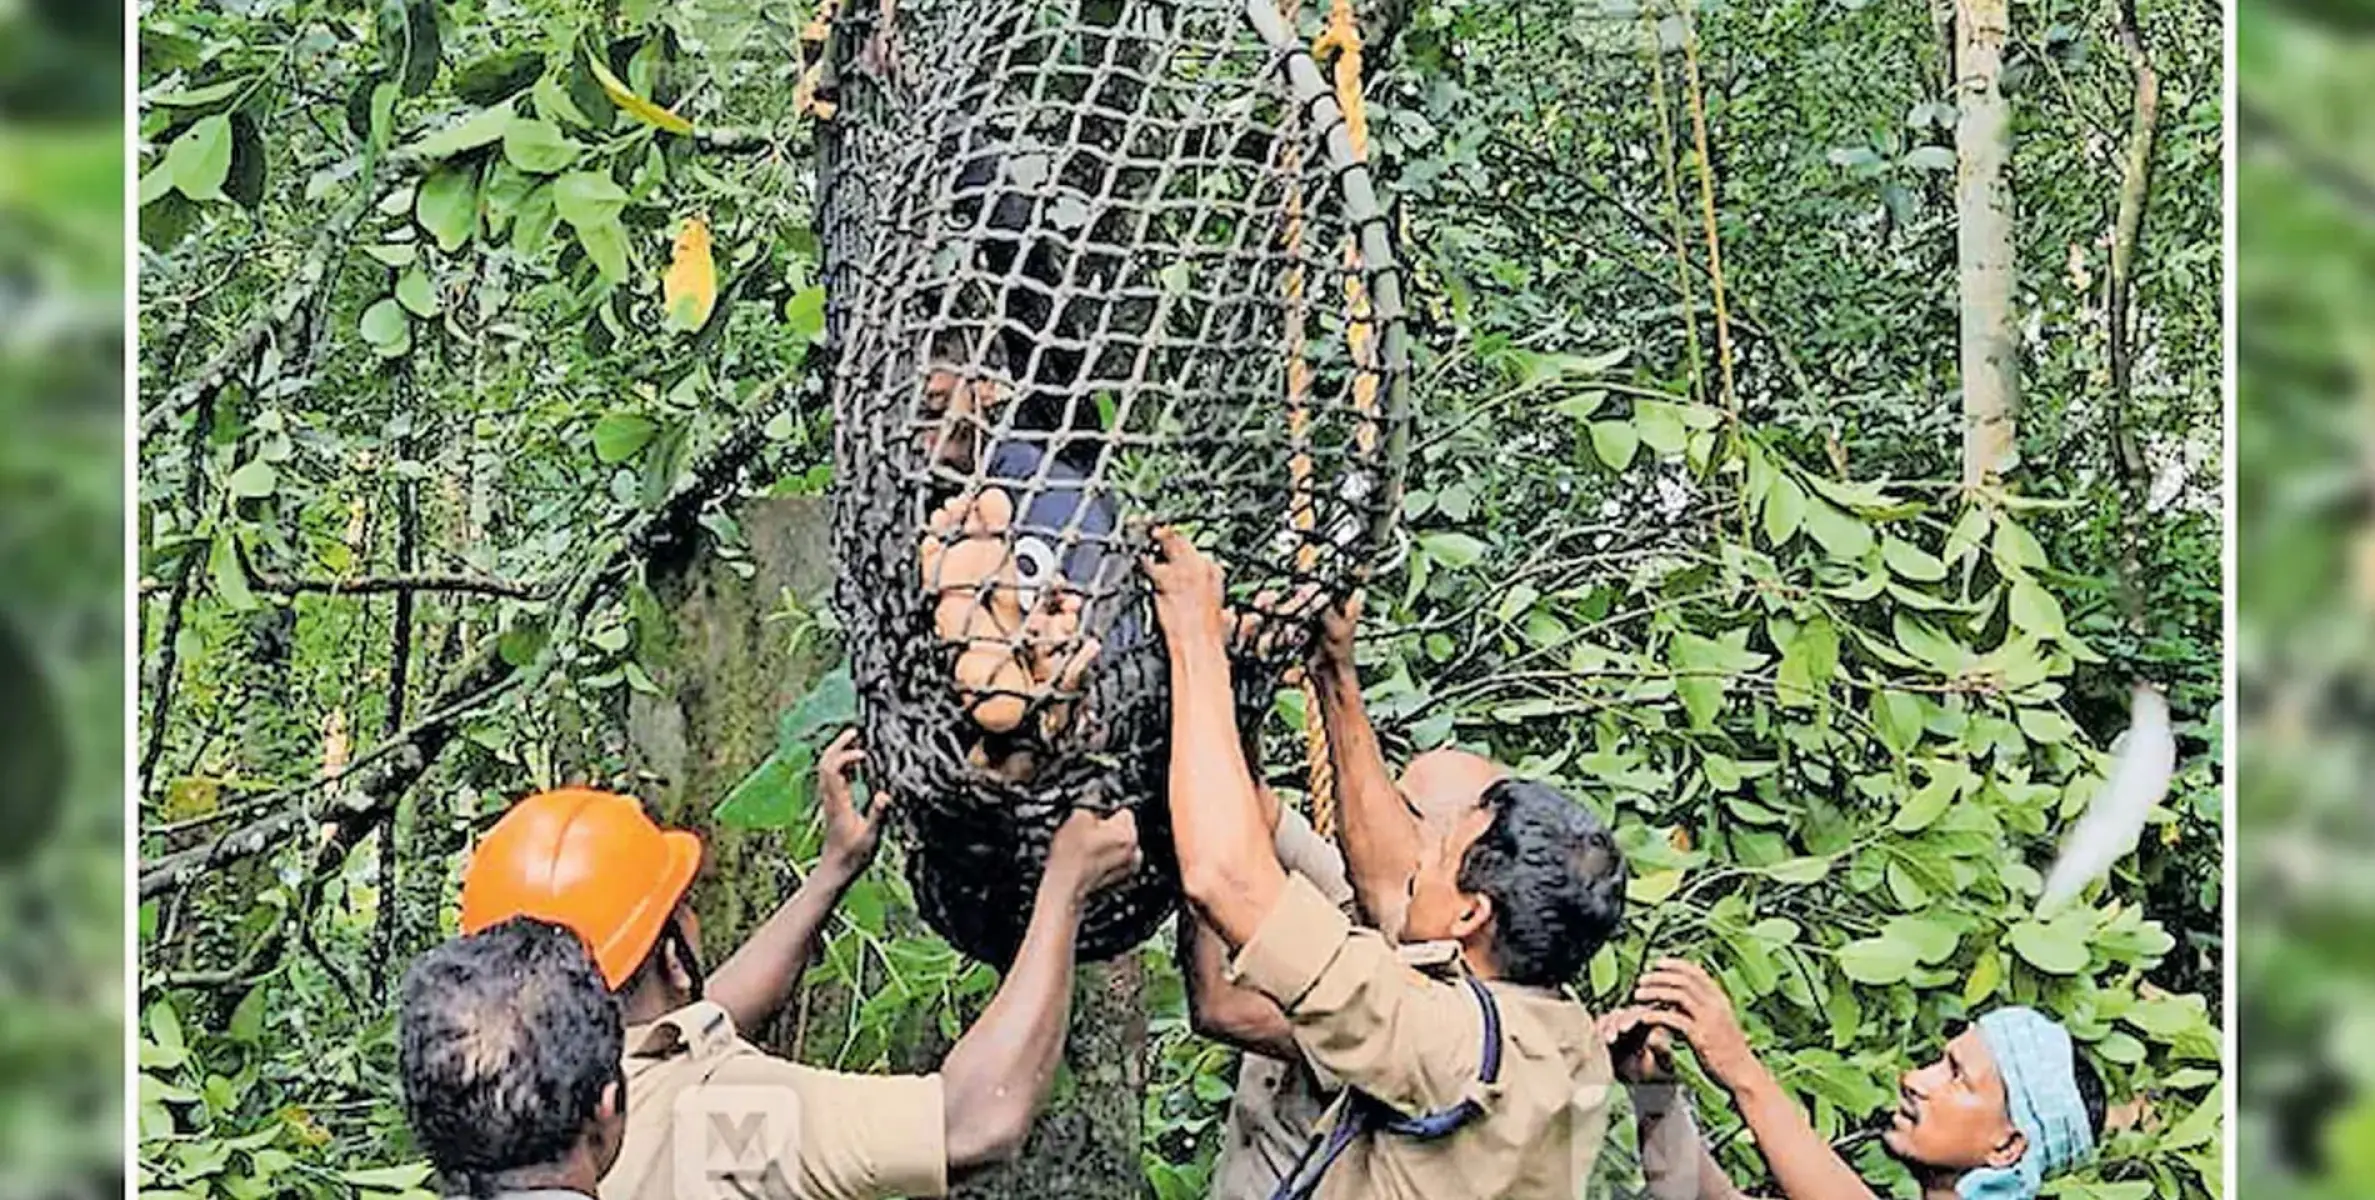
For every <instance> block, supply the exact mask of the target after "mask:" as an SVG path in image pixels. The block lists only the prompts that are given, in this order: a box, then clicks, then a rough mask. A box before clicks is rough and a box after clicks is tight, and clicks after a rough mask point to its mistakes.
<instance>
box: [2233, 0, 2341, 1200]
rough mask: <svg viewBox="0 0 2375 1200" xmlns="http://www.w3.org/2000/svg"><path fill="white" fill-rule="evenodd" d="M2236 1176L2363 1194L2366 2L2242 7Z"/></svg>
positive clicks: (2254, 1191)
mask: <svg viewBox="0 0 2375 1200" xmlns="http://www.w3.org/2000/svg"><path fill="white" fill-rule="evenodd" d="M2239 16H2240V22H2239V26H2238V41H2237V47H2236V56H2237V71H2236V78H2237V86H2238V89H2239V93H2240V95H2239V109H2240V123H2241V126H2242V128H2241V130H2240V136H2239V139H2238V141H2239V146H2240V151H2239V158H2240V162H2239V164H2238V169H2237V179H2236V203H2237V206H2238V210H2239V216H2238V220H2239V225H2238V230H2237V238H2238V240H2239V250H2238V257H2239V259H2240V262H2239V264H2238V270H2237V288H2238V296H2237V301H2238V309H2239V312H2240V314H2241V324H2240V328H2239V330H2238V335H2237V336H2238V342H2239V356H2240V363H2239V377H2238V385H2237V386H2238V398H2237V406H2238V413H2237V420H2238V422H2239V424H2238V427H2237V431H2236V437H2237V442H2238V447H2237V449H2238V455H2237V457H2238V458H2239V460H2240V468H2239V472H2238V475H2239V478H2240V480H2241V483H2240V484H2239V485H2238V486H2239V488H2240V491H2239V492H2238V493H2237V496H2236V505H2237V516H2238V520H2237V538H2238V550H2237V554H2238V556H2239V558H2238V563H2237V566H2238V570H2237V571H2236V579H2237V588H2238V594H2239V598H2240V602H2241V608H2240V614H2239V616H2238V618H2237V623H2238V628H2237V637H2236V642H2235V645H2236V656H2237V671H2238V673H2239V675H2240V677H2241V678H2240V693H2241V696H2242V698H2243V706H2242V709H2241V713H2242V723H2243V728H2242V731H2241V732H2242V735H2243V736H2242V742H2241V745H2242V749H2241V751H2240V762H2239V763H2238V766H2239V767H2240V773H2241V780H2242V782H2241V784H2240V785H2239V786H2240V788H2241V794H2240V796H2239V798H2238V799H2239V811H2240V813H2241V818H2242V820H2241V825H2240V827H2239V833H2238V840H2239V845H2240V847H2241V849H2240V851H2239V860H2238V862H2237V863H2236V866H2235V869H2236V870H2237V871H2238V872H2240V878H2239V880H2238V883H2239V885H2240V886H2238V887H2237V889H2236V894H2237V895H2239V896H2241V897H2243V898H2244V899H2243V902H2242V905H2241V909H2240V913H2239V915H2238V918H2237V920H2238V923H2239V925H2240V929H2239V931H2238V932H2239V934H2240V937H2241V943H2242V945H2241V952H2240V956H2239V962H2238V970H2239V971H2240V972H2241V975H2240V977H2239V979H2238V988H2239V991H2240V993H2241V1000H2242V1009H2243V1026H2242V1034H2241V1043H2242V1069H2241V1080H2242V1085H2241V1106H2242V1112H2241V1125H2242V1128H2241V1130H2240V1131H2239V1133H2240V1137H2239V1138H2238V1139H2237V1141H2238V1142H2239V1149H2238V1154H2239V1156H2240V1160H2241V1161H2240V1163H2239V1167H2240V1178H2242V1179H2247V1180H2251V1181H2253V1183H2252V1186H2251V1187H2249V1188H2248V1189H2247V1190H2248V1192H2249V1194H2250V1195H2252V1196H2253V1197H2261V1196H2270V1197H2276V1198H2278V1200H2304V1198H2308V1197H2328V1196H2331V1197H2343V1196H2350V1197H2359V1196H2365V1195H2368V1194H2370V1193H2371V1192H2375V876H2370V875H2369V874H2368V872H2367V869H2366V863H2367V860H2368V857H2369V855H2370V854H2371V853H2375V803H2370V800H2369V797H2368V793H2367V786H2366V780H2367V778H2368V776H2369V769H2370V767H2375V737H2370V732H2369V731H2370V724H2369V721H2370V718H2371V717H2375V620H2371V618H2375V508H2371V506H2370V503H2369V500H2370V497H2371V496H2375V490H2371V486H2370V485H2375V303H2370V291H2371V289H2370V286H2369V285H2370V283H2375V0H2280V2H2276V0H2246V2H2245V3H2244V4H2243V5H2242V10H2241V12H2240V14H2239Z"/></svg>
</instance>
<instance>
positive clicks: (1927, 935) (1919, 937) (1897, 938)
mask: <svg viewBox="0 0 2375 1200" xmlns="http://www.w3.org/2000/svg"><path fill="white" fill-rule="evenodd" d="M1880 936H1881V937H1883V938H1885V939H1887V940H1889V941H1891V942H1896V943H1898V944H1901V945H1904V946H1907V947H1910V948H1911V949H1912V951H1913V957H1914V960H1915V961H1917V962H1919V963H1921V964H1923V965H1925V966H1927V965H1933V964H1936V963H1942V962H1945V961H1946V960H1947V959H1950V958H1953V957H1954V952H1955V948H1956V947H1957V946H1960V945H1961V944H1962V940H1963V937H1962V934H1960V933H1958V932H1956V931H1955V929H1954V927H1953V926H1951V925H1948V924H1946V923H1944V922H1942V921H1940V920H1938V919H1937V918H1935V917H1931V916H1926V915H1913V916H1901V917H1891V918H1889V921H1888V923H1887V924H1886V925H1883V926H1881V927H1880Z"/></svg>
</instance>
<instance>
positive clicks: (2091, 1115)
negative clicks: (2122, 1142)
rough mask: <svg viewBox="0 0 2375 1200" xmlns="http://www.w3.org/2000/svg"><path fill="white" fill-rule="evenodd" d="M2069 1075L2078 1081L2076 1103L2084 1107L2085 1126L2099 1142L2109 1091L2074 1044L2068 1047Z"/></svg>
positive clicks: (2091, 1064) (2101, 1136) (2092, 1066)
mask: <svg viewBox="0 0 2375 1200" xmlns="http://www.w3.org/2000/svg"><path fill="white" fill-rule="evenodd" d="M2070 1075H2071V1078H2073V1079H2074V1080H2076V1081H2077V1083H2078V1103H2079V1104H2080V1105H2082V1106H2084V1107H2085V1109H2086V1127H2087V1128H2088V1129H2089V1130H2092V1131H2093V1132H2094V1135H2095V1141H2096V1143H2097V1144H2100V1143H2101V1142H2102V1140H2103V1120H2104V1113H2105V1112H2106V1111H2108V1107H2109V1106H2108V1100H2109V1093H2108V1092H2106V1091H2105V1090H2104V1088H2103V1076H2102V1075H2101V1074H2099V1073H2097V1072H2096V1070H2095V1065H2094V1064H2093V1063H2090V1062H2088V1061H2086V1055H2085V1054H2083V1053H2081V1052H2080V1051H2079V1049H2078V1047H2077V1045H2076V1044H2072V1045H2071V1047H2070Z"/></svg>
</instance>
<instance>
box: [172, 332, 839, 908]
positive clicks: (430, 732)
mask: <svg viewBox="0 0 2375 1200" xmlns="http://www.w3.org/2000/svg"><path fill="white" fill-rule="evenodd" d="M764 394H765V396H766V398H765V399H763V400H761V401H760V402H759V403H758V404H757V405H755V406H754V407H753V409H752V411H751V412H750V414H749V415H748V416H747V417H746V418H745V419H744V421H743V423H742V424H741V425H740V426H739V427H737V428H736V429H735V431H734V432H733V433H731V434H728V435H727V436H726V438H725V439H724V440H723V441H721V442H720V443H719V444H718V445H717V447H716V448H714V449H713V450H711V451H710V452H709V453H708V454H707V455H705V456H704V457H703V458H702V460H701V462H700V463H699V464H698V465H697V466H696V467H695V468H694V471H693V478H692V479H691V481H690V482H688V483H687V484H686V485H685V486H684V487H682V488H680V489H678V490H677V492H676V493H675V494H674V495H672V496H670V497H669V498H668V499H667V500H666V501H665V502H663V503H662V504H660V505H659V506H658V507H657V508H654V509H652V510H650V511H649V512H647V513H645V514H644V516H643V517H642V518H641V519H640V520H638V521H636V522H635V523H634V524H633V525H632V526H630V527H629V528H628V529H627V530H626V532H625V536H623V537H621V538H619V539H617V540H616V541H615V542H614V543H613V545H614V549H612V550H611V551H610V552H609V553H608V554H606V555H604V556H603V557H602V559H601V561H600V562H598V563H596V564H593V565H590V566H588V567H586V568H584V569H583V570H581V571H580V573H579V574H578V575H577V576H576V577H575V579H574V581H573V582H572V583H571V584H570V586H569V587H568V588H566V589H565V590H564V591H562V592H561V593H560V594H561V595H562V596H563V597H565V598H566V599H565V602H564V603H563V604H562V606H561V610H560V611H561V614H562V620H563V621H565V622H568V623H570V624H575V623H576V622H578V621H580V620H582V619H583V618H584V616H585V614H587V613H588V612H591V611H592V610H593V608H594V606H595V605H596V604H598V603H600V602H601V600H602V599H603V597H605V596H606V595H608V594H609V593H610V592H611V590H613V589H615V588H617V587H618V586H620V585H621V584H622V583H623V582H624V581H625V579H626V578H627V576H628V574H629V573H630V571H631V570H632V569H633V568H634V567H635V566H636V565H638V564H639V563H646V562H649V561H651V560H653V559H655V558H657V557H659V556H661V555H664V554H669V553H673V552H675V551H676V550H677V549H679V548H681V547H682V546H683V545H684V544H685V542H686V541H687V539H689V538H690V537H691V536H692V535H693V530H694V529H696V528H697V524H696V519H697V518H698V517H699V515H700V513H701V510H702V509H703V508H704V507H706V506H707V505H708V504H709V503H710V502H712V501H714V500H717V499H719V498H720V497H722V496H724V495H725V494H726V492H727V491H728V490H729V489H730V488H731V487H732V486H733V484H734V482H735V480H736V479H738V478H739V477H740V475H741V473H742V470H743V468H745V467H747V466H749V465H750V463H751V461H752V460H753V459H755V458H757V457H758V453H759V451H760V449H762V448H763V447H764V446H765V445H766V444H767V435H766V429H767V425H768V423H769V422H771V421H773V420H774V419H775V416H776V415H777V414H778V413H780V412H781V411H783V410H784V409H786V408H788V407H790V406H791V404H792V402H793V400H794V398H795V396H796V393H795V391H794V389H793V388H792V387H791V386H789V382H788V380H786V379H784V378H778V379H777V380H776V381H775V383H774V385H773V387H772V389H771V390H769V391H767V392H765V393H764ZM564 632H565V631H561V630H556V634H555V636H554V637H553V638H552V639H551V640H550V641H549V642H548V643H547V644H546V646H545V648H544V651H543V653H542V654H540V655H539V656H538V657H537V659H536V661H535V662H534V663H532V664H530V665H529V666H527V667H525V668H519V667H514V666H512V665H511V664H510V663H508V662H506V661H505V660H504V659H503V658H502V657H501V656H500V655H498V654H497V653H496V652H495V648H494V646H495V644H494V643H493V642H492V641H491V640H490V642H489V643H488V644H487V645H485V646H483V647H481V648H480V649H479V650H478V651H477V652H476V653H475V654H474V655H473V656H472V657H471V658H470V659H469V660H468V661H466V662H465V663H464V664H463V665H462V667H461V668H460V669H459V670H458V671H457V673H456V674H457V676H458V677H457V678H455V679H453V680H452V681H451V682H449V683H448V684H447V685H446V686H445V687H443V688H441V689H440V690H439V692H438V697H437V701H436V704H435V708H434V711H432V712H431V713H430V714H429V715H428V716H425V717H423V718H421V719H420V720H419V721H417V722H415V723H414V724H413V725H411V726H410V727H409V728H407V729H405V730H403V731H401V732H399V733H397V734H396V735H394V736H393V737H390V738H388V739H387V740H385V741H384V742H382V743H381V744H380V745H378V746H375V747H373V748H372V749H371V750H370V751H368V752H366V753H364V754H362V755H359V756H357V757H356V758H355V760H354V761H353V762H352V763H349V764H348V766H347V769H346V770H345V771H342V772H340V773H339V774H337V775H335V776H331V777H328V778H325V779H319V780H312V781H308V782H306V783H302V784H297V785H294V786H292V787H289V788H286V789H284V790H283V791H282V792H280V793H276V794H275V795H274V796H271V797H266V798H263V799H261V800H259V801H258V803H257V807H259V808H261V807H263V806H264V805H265V804H271V803H279V802H283V801H286V800H288V799H302V798H304V797H308V796H310V795H311V794H312V793H314V792H315V791H316V790H318V789H321V788H325V787H341V786H342V785H346V784H348V783H350V782H351V783H352V786H351V787H343V790H341V791H339V792H338V794H337V796H336V798H335V800H334V801H333V805H332V811H330V812H326V813H325V812H320V811H317V809H316V806H315V805H314V804H312V803H311V802H304V803H298V804H295V805H292V806H290V807H287V808H283V809H281V810H280V811H278V812H274V813H272V814H270V815H268V816H264V817H259V818H258V819H256V820H254V821H251V822H249V823H248V824H245V825H242V826H240V827H239V828H237V829H234V830H232V831H230V832H228V833H226V834H224V835H222V836H221V837H219V838H217V839H215V840H213V841H211V842H208V843H205V844H203V845H199V846H193V847H191V848H189V849H186V850H180V851H176V852H173V853H171V854H167V855H164V856H163V857H161V858H157V859H155V860H153V861H150V862H149V863H147V864H146V865H145V867H144V869H143V870H142V871H141V874H140V898H141V899H142V900H146V899H148V898H150V897H152V896H155V895H157V894H159V893H161V892H168V891H173V890H175V889H178V888H182V887H185V886H187V885H188V884H190V883H191V882H192V881H194V880H196V879H198V878H199V877H200V876H202V875H204V874H206V873H207V872H209V871H211V870H213V869H215V868H217V867H220V866H222V865H223V864H225V863H230V862H237V861H240V860H242V859H246V858H250V857H253V856H255V855H258V854H263V853H267V852H269V851H272V850H274V849H277V848H279V847H280V846H282V845H284V844H285V843H286V840H287V838H288V836H289V834H290V833H291V832H292V831H293V830H296V829H299V828H302V827H303V826H305V825H306V824H308V823H311V822H313V821H317V820H322V819H335V820H337V821H338V822H339V823H340V825H341V827H350V826H351V827H357V828H364V829H367V828H369V827H370V826H371V825H372V824H373V823H374V822H376V821H378V820H380V819H383V818H384V817H385V816H386V815H387V813H388V812H390V811H393V809H394V806H395V804H396V802H397V801H398V800H399V799H401V798H402V797H403V795H404V794H405V792H406V791H407V790H409V789H410V788H411V787H412V786H413V785H414V784H416V783H418V782H419V781H420V779H421V777H422V776H423V775H424V774H426V773H427V772H428V769H429V767H430V766H431V765H433V764H434V763H435V762H436V761H437V757H438V756H439V755H440V754H442V753H444V751H445V748H446V747H447V746H448V745H449V744H451V743H452V741H453V739H454V735H455V734H456V733H458V732H460V726H461V722H462V719H463V718H465V717H467V716H469V715H471V714H472V713H475V712H477V711H479V710H480V709H482V708H484V707H486V706H487V705H488V704H490V703H492V702H494V701H495V700H496V699H497V698H499V697H501V696H502V695H503V694H504V693H505V692H507V691H510V690H511V689H513V688H515V687H518V686H520V685H521V684H527V685H529V686H530V687H533V686H534V685H535V684H537V683H539V682H541V681H542V679H543V677H544V676H545V675H546V674H547V673H549V672H550V670H551V669H552V666H553V664H554V663H555V661H556V658H557V654H558V651H559V649H560V647H561V645H562V644H563V643H564V642H565V641H566V640H568V639H567V638H566V637H565V636H563V633H564Z"/></svg>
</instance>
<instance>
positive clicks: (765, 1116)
mask: <svg viewBox="0 0 2375 1200" xmlns="http://www.w3.org/2000/svg"><path fill="white" fill-rule="evenodd" d="M625 1067H626V1073H627V1134H626V1140H625V1143H624V1144H623V1145H622V1146H621V1147H620V1149H619V1157H618V1162H617V1163H616V1164H614V1165H613V1166H612V1167H611V1169H610V1173H609V1174H607V1175H605V1176H603V1177H602V1200H708V1198H709V1197H721V1198H722V1197H739V1196H763V1197H767V1198H768V1200H871V1198H874V1197H890V1196H918V1197H928V1196H940V1195H943V1194H945V1193H946V1192H947V1191H948V1146H947V1137H946V1133H945V1130H944V1128H943V1115H942V1111H941V1092H940V1077H939V1076H938V1075H847V1074H842V1073H840V1072H835V1071H825V1070H819V1069H817V1068H815V1067H807V1066H802V1065H800V1064H798V1063H794V1062H788V1061H786V1060H784V1059H780V1058H777V1057H775V1056H773V1055H771V1054H768V1053H766V1052H765V1051H763V1050H760V1049H759V1048H758V1047H756V1046H753V1045H751V1044H750V1043H749V1042H747V1041H745V1040H743V1039H742V1037H741V1036H740V1035H739V1034H737V1033H736V1032H735V1030H734V1019H733V1018H732V1017H731V1016H728V1015H727V1013H726V1010H725V1009H723V1008H720V1007H718V1006H717V1005H716V1004H713V1003H710V1002H708V1001H701V1002H698V1003H695V1004H692V1005H689V1006H687V1007H685V1008H681V1009H678V1010H677V1011H675V1012H672V1013H669V1014H668V1015H667V1016H664V1017H661V1018H660V1019H659V1020H657V1021H653V1022H652V1023H650V1024H648V1025H636V1026H632V1027H630V1028H629V1029H628V1030H627V1037H626V1054H625Z"/></svg>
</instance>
